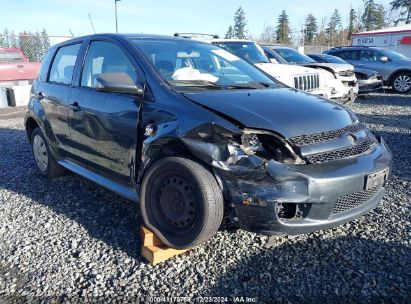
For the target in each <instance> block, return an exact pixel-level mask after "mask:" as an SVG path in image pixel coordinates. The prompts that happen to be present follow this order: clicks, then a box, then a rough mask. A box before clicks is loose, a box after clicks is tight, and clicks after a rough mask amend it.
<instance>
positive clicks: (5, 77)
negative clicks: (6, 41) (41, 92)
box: [0, 48, 40, 82]
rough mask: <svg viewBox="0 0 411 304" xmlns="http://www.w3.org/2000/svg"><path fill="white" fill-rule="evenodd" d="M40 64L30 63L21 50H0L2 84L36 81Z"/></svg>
mask: <svg viewBox="0 0 411 304" xmlns="http://www.w3.org/2000/svg"><path fill="white" fill-rule="evenodd" d="M39 68H40V62H30V61H29V59H28V58H27V56H26V55H24V53H23V51H22V50H21V49H19V48H0V82H1V81H18V80H34V79H36V77H37V73H38V71H39Z"/></svg>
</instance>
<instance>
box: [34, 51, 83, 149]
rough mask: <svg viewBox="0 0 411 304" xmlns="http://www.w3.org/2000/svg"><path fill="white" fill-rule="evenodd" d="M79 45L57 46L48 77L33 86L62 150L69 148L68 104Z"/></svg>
mask: <svg viewBox="0 0 411 304" xmlns="http://www.w3.org/2000/svg"><path fill="white" fill-rule="evenodd" d="M80 47H81V43H77V44H73V45H69V46H63V47H61V48H59V49H58V50H57V53H56V55H55V56H54V60H53V63H52V65H51V69H50V73H49V76H48V79H45V82H41V81H40V82H38V85H37V86H36V88H35V93H36V94H37V95H38V98H40V99H41V100H42V106H43V108H44V111H45V112H46V115H47V119H48V121H49V123H50V124H49V127H50V128H51V131H52V133H53V134H54V137H55V140H56V143H57V144H58V148H60V149H61V150H63V151H65V150H66V149H69V140H70V131H69V126H68V116H69V109H68V105H69V99H70V94H71V84H72V78H73V71H74V66H75V63H76V60H77V56H78V53H79V50H80ZM46 60H47V58H46ZM50 60H51V59H50ZM45 77H47V75H46V76H45Z"/></svg>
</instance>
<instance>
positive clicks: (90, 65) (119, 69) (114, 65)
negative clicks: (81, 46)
mask: <svg viewBox="0 0 411 304" xmlns="http://www.w3.org/2000/svg"><path fill="white" fill-rule="evenodd" d="M110 73H125V74H127V75H128V76H129V77H130V78H131V79H132V80H133V81H134V82H136V81H137V73H136V70H135V69H134V66H133V64H132V63H131V62H130V60H129V59H128V57H127V56H126V54H124V52H123V51H122V50H121V49H120V48H119V47H118V46H116V45H115V44H113V43H111V42H105V41H94V42H92V43H91V45H90V48H89V50H88V52H87V56H86V61H85V62H84V67H83V72H82V75H81V86H82V87H89V88H95V87H96V80H97V77H98V76H99V75H101V74H110Z"/></svg>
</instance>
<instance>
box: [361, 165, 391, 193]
mask: <svg viewBox="0 0 411 304" xmlns="http://www.w3.org/2000/svg"><path fill="white" fill-rule="evenodd" d="M389 171H390V169H389V168H385V169H382V170H379V171H377V172H374V173H371V174H368V175H367V176H366V177H365V190H370V189H372V188H375V187H378V186H382V185H383V184H384V182H385V181H386V180H387V178H388V173H389Z"/></svg>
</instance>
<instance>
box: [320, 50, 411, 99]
mask: <svg viewBox="0 0 411 304" xmlns="http://www.w3.org/2000/svg"><path fill="white" fill-rule="evenodd" d="M324 53H325V54H329V55H333V56H337V57H340V58H342V59H344V60H345V61H348V62H349V63H351V64H352V65H354V66H355V67H359V68H366V69H370V70H374V71H377V72H379V73H380V74H381V76H382V78H383V81H384V84H385V85H387V86H391V87H392V88H393V90H394V91H396V92H397V93H409V92H410V91H411V59H409V58H407V57H405V56H404V55H401V54H399V53H396V52H394V51H391V50H386V49H382V48H376V47H366V46H353V47H336V48H333V49H331V50H328V51H325V52H324Z"/></svg>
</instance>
